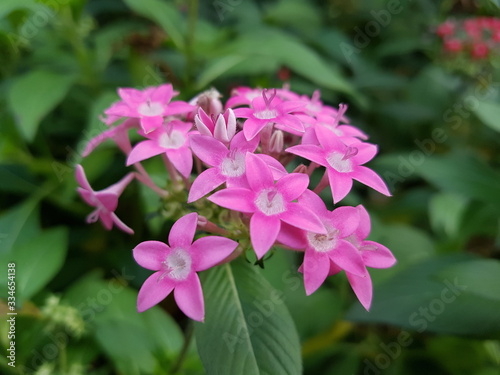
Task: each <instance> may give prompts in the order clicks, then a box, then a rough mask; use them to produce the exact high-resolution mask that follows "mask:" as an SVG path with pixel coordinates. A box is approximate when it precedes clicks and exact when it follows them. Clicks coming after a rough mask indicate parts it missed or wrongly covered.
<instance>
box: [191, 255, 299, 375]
mask: <svg viewBox="0 0 500 375" xmlns="http://www.w3.org/2000/svg"><path fill="white" fill-rule="evenodd" d="M203 288H204V293H205V309H206V314H205V323H197V324H196V325H195V335H196V343H197V347H198V352H199V354H200V358H201V361H202V362H203V364H204V367H205V370H206V372H207V374H209V375H211V374H220V373H225V374H243V373H244V374H247V375H254V374H273V375H281V374H283V375H284V374H287V375H291V374H301V373H302V365H301V355H300V343H299V338H298V335H297V332H296V330H295V326H294V324H293V320H292V318H291V316H290V313H289V312H288V310H287V308H286V307H285V305H284V303H283V301H282V299H281V298H280V297H281V295H280V294H279V293H278V292H277V291H276V290H274V289H273V288H272V287H271V286H270V285H269V283H268V282H267V281H266V280H265V279H264V278H263V277H262V276H261V275H260V273H259V272H258V271H257V270H256V268H255V266H252V265H250V264H249V263H247V262H246V261H245V260H243V259H239V260H237V261H234V262H232V263H231V264H225V265H223V266H220V267H216V268H213V269H211V270H210V271H208V272H207V273H206V278H205V280H204V283H203Z"/></svg>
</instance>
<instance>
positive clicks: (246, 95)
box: [226, 86, 262, 108]
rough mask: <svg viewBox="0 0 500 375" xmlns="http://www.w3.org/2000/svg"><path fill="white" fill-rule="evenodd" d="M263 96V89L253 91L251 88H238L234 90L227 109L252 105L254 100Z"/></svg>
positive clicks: (227, 103)
mask: <svg viewBox="0 0 500 375" xmlns="http://www.w3.org/2000/svg"><path fill="white" fill-rule="evenodd" d="M261 95H262V89H253V88H250V87H244V86H241V87H237V88H235V89H233V91H232V93H231V97H230V98H229V99H228V100H227V102H226V108H234V107H239V106H241V105H250V104H251V103H252V100H254V99H255V98H258V97H259V96H261Z"/></svg>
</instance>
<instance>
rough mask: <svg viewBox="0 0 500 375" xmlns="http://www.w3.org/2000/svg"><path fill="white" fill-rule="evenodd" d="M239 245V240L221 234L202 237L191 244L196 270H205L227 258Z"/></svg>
mask: <svg viewBox="0 0 500 375" xmlns="http://www.w3.org/2000/svg"><path fill="white" fill-rule="evenodd" d="M237 247H238V242H236V241H233V240H230V239H229V238H225V237H219V236H208V237H202V238H200V239H198V240H196V241H194V243H193V244H192V245H191V250H190V253H191V256H192V257H193V260H194V264H195V268H194V270H195V271H205V270H206V269H209V268H211V267H213V266H215V265H217V264H218V263H220V262H222V261H223V260H224V259H226V258H227V257H228V256H229V255H231V253H232V252H233V251H234V250H235V249H236V248H237Z"/></svg>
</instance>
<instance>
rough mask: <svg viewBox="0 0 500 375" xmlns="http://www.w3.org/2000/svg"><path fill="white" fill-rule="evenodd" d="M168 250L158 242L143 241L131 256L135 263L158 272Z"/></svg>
mask: <svg viewBox="0 0 500 375" xmlns="http://www.w3.org/2000/svg"><path fill="white" fill-rule="evenodd" d="M169 251H170V248H169V247H168V246H167V245H166V244H164V243H163V242H160V241H144V242H141V243H140V244H139V245H137V246H136V247H135V248H134V249H133V250H132V254H133V256H134V259H135V261H136V262H137V263H138V264H139V265H140V266H141V267H144V268H146V269H148V270H152V271H159V270H160V269H161V268H162V264H161V263H162V262H163V261H164V260H165V257H166V256H167V254H168V252H169Z"/></svg>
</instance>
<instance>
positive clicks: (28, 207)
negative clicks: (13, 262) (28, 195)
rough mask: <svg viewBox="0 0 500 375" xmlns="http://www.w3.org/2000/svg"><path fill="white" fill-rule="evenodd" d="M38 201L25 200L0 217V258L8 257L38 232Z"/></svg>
mask: <svg viewBox="0 0 500 375" xmlns="http://www.w3.org/2000/svg"><path fill="white" fill-rule="evenodd" d="M37 203H38V199H34V198H32V199H27V200H26V201H24V202H23V203H21V204H19V205H17V206H15V207H13V208H11V209H10V210H8V211H5V212H3V213H2V215H1V216H0V245H1V246H0V256H4V255H9V254H11V253H12V252H13V248H14V246H16V247H18V246H20V245H22V244H23V243H25V242H26V241H29V240H31V239H32V238H33V237H35V236H36V235H37V234H38V233H39V232H40V225H39V224H38V217H39V214H38V208H37Z"/></svg>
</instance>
